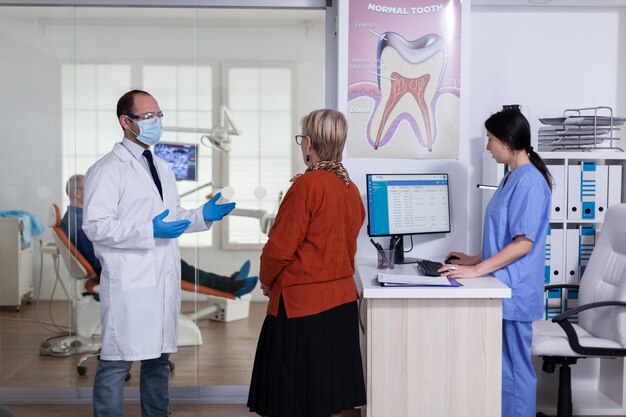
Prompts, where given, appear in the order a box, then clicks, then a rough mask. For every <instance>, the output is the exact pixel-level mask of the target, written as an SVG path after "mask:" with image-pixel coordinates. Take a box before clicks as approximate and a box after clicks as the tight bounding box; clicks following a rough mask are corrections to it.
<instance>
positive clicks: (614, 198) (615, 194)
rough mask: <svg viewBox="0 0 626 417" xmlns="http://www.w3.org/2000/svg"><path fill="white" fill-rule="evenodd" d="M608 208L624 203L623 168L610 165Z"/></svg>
mask: <svg viewBox="0 0 626 417" xmlns="http://www.w3.org/2000/svg"><path fill="white" fill-rule="evenodd" d="M608 167H609V179H608V182H609V184H608V187H607V190H608V191H607V195H608V196H607V208H608V207H610V206H612V205H613V204H619V203H621V202H622V166H621V165H609V166H608Z"/></svg>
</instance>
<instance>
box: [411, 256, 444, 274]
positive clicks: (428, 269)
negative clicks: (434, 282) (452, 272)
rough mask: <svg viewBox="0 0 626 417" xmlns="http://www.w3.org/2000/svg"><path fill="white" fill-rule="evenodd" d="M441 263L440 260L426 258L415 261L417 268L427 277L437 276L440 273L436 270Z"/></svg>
mask: <svg viewBox="0 0 626 417" xmlns="http://www.w3.org/2000/svg"><path fill="white" fill-rule="evenodd" d="M442 266H443V264H442V263H441V262H435V261H429V260H426V259H420V260H418V261H417V268H418V269H419V270H420V271H421V272H422V273H423V274H424V275H426V276H427V277H438V276H440V275H441V273H440V272H437V270H438V269H439V268H441V267H442Z"/></svg>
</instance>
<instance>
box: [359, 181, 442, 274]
mask: <svg viewBox="0 0 626 417" xmlns="http://www.w3.org/2000/svg"><path fill="white" fill-rule="evenodd" d="M367 209H368V216H367V219H368V224H367V233H368V235H369V236H371V237H376V236H390V237H391V238H392V240H393V242H398V244H397V245H395V247H396V262H397V263H402V258H403V255H404V254H403V252H402V250H403V246H402V238H401V237H402V236H404V235H417V234H424V233H449V232H450V191H449V178H448V174H445V173H438V174H367ZM405 262H410V261H409V260H406V261H405Z"/></svg>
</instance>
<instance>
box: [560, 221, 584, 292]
mask: <svg viewBox="0 0 626 417" xmlns="http://www.w3.org/2000/svg"><path fill="white" fill-rule="evenodd" d="M565 233H566V238H565V239H566V242H565V247H566V249H565V268H564V271H565V276H564V278H563V279H564V282H563V283H564V284H578V283H579V282H580V281H579V280H580V261H579V258H580V250H579V245H580V231H579V230H578V229H567V230H566V232H565Z"/></svg>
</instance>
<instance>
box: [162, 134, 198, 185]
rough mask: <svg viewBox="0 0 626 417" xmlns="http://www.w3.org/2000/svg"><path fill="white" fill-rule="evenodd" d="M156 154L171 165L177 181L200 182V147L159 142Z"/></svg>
mask: <svg viewBox="0 0 626 417" xmlns="http://www.w3.org/2000/svg"><path fill="white" fill-rule="evenodd" d="M154 153H155V154H156V156H158V157H159V158H162V159H165V160H166V161H167V162H168V163H169V164H170V166H171V167H172V170H173V171H174V175H175V176H176V180H177V181H197V180H198V145H192V144H186V143H161V142H159V143H157V144H156V145H154Z"/></svg>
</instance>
